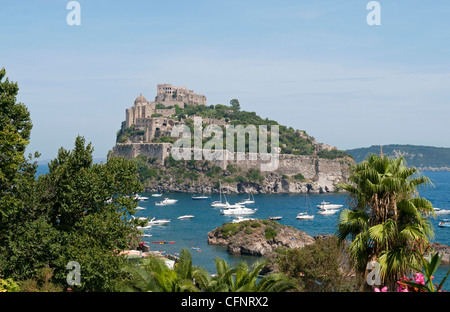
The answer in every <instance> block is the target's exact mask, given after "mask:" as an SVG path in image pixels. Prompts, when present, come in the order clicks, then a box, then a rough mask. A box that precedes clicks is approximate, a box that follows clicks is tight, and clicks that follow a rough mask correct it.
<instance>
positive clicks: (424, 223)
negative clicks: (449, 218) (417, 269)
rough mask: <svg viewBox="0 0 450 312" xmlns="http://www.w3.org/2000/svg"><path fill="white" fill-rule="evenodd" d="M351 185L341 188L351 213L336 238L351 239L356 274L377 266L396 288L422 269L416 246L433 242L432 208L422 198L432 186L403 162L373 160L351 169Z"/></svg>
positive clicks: (345, 214)
mask: <svg viewBox="0 0 450 312" xmlns="http://www.w3.org/2000/svg"><path fill="white" fill-rule="evenodd" d="M349 182H350V183H348V184H341V185H340V187H341V188H343V189H345V190H346V191H348V192H349V208H350V209H343V210H342V212H341V213H340V216H339V221H338V228H337V236H338V237H339V239H340V240H341V241H343V240H345V239H347V238H348V237H349V238H350V239H351V243H350V245H349V252H350V256H351V257H352V259H353V260H354V262H355V269H356V271H357V272H359V273H360V274H367V273H368V271H367V269H366V267H367V264H368V263H369V262H372V261H377V262H378V263H379V264H380V274H381V278H382V279H383V280H384V282H385V284H386V285H391V286H393V285H394V284H395V282H396V281H397V280H398V279H399V278H400V277H401V276H403V275H404V274H407V273H408V271H409V270H410V269H409V268H410V266H411V265H413V266H415V265H417V263H418V259H417V256H416V255H415V254H414V253H413V252H412V247H413V243H414V241H415V240H418V239H423V240H425V241H427V242H429V239H430V238H432V237H433V235H434V233H433V227H432V225H431V223H430V222H429V220H428V218H427V217H428V216H429V215H433V216H434V210H433V206H432V205H431V203H430V202H429V201H428V200H426V199H424V198H421V197H419V195H418V188H419V186H421V185H426V184H429V183H430V180H429V179H428V178H427V177H425V176H421V175H420V174H419V173H418V170H417V169H416V168H409V167H406V165H405V160H404V158H403V157H400V158H397V159H392V158H388V157H384V156H381V157H379V156H377V155H371V156H369V157H368V158H367V159H366V160H365V161H363V162H361V163H359V164H356V165H354V166H353V167H352V169H351V175H350V178H349Z"/></svg>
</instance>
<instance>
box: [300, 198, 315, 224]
mask: <svg viewBox="0 0 450 312" xmlns="http://www.w3.org/2000/svg"><path fill="white" fill-rule="evenodd" d="M308 207H309V197H308V195H306V212H299V213H298V214H297V219H300V220H312V219H314V215H309V214H308Z"/></svg>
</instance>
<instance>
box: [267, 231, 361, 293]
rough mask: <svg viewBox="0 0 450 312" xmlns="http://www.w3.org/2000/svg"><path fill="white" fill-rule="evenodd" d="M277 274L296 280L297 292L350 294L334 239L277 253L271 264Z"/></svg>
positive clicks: (353, 283) (350, 285)
mask: <svg viewBox="0 0 450 312" xmlns="http://www.w3.org/2000/svg"><path fill="white" fill-rule="evenodd" d="M275 262H276V264H277V267H278V269H279V270H280V272H282V273H284V274H286V275H287V276H290V277H292V278H294V279H295V280H297V282H298V284H299V288H300V289H302V290H305V291H313V292H336V291H339V292H341V291H353V290H356V289H357V285H358V284H357V281H356V280H355V279H354V278H351V277H349V276H350V274H349V272H350V268H349V267H348V266H347V265H346V262H347V256H346V253H345V252H344V246H343V244H340V243H339V242H338V238H337V237H336V236H329V237H326V238H318V239H317V240H316V241H315V242H314V243H313V244H311V245H306V246H304V247H303V248H301V249H288V250H286V251H283V252H280V254H279V255H278V256H277V258H276V260H275Z"/></svg>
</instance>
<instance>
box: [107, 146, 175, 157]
mask: <svg viewBox="0 0 450 312" xmlns="http://www.w3.org/2000/svg"><path fill="white" fill-rule="evenodd" d="M171 147H172V144H170V143H117V144H116V146H114V148H113V154H114V156H117V157H125V158H129V159H131V158H135V157H136V156H138V155H144V156H147V157H153V158H157V159H159V160H164V159H165V158H166V157H167V156H169V155H170V149H171Z"/></svg>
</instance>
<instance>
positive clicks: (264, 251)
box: [208, 219, 315, 256]
mask: <svg viewBox="0 0 450 312" xmlns="http://www.w3.org/2000/svg"><path fill="white" fill-rule="evenodd" d="M314 241H315V239H314V238H313V237H311V236H309V235H308V234H306V233H305V232H304V231H300V230H298V229H296V228H294V227H292V226H288V225H284V224H281V223H279V222H277V221H275V220H266V219H264V220H259V219H250V220H245V221H241V222H238V223H232V222H230V223H224V224H223V225H222V226H220V227H217V228H216V229H214V230H212V231H210V232H209V233H208V244H210V245H218V246H223V247H227V252H228V253H230V254H234V255H251V256H267V255H269V254H271V253H273V252H275V251H276V249H277V248H302V247H304V246H306V245H309V244H313V243H314Z"/></svg>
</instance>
